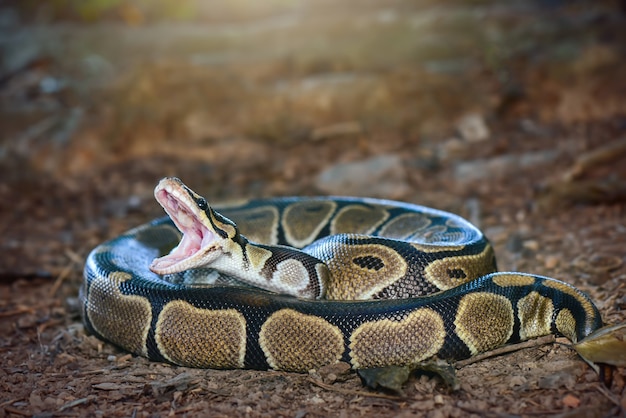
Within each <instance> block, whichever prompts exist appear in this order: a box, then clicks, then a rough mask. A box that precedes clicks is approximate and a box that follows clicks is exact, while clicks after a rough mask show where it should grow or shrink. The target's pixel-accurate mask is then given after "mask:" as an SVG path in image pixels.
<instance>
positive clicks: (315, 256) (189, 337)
mask: <svg viewBox="0 0 626 418" xmlns="http://www.w3.org/2000/svg"><path fill="white" fill-rule="evenodd" d="M154 195H155V198H156V200H157V201H158V202H159V203H160V204H161V206H162V207H163V208H164V210H165V212H166V213H167V215H169V216H166V217H163V218H159V219H156V220H153V221H151V222H149V223H146V224H144V225H141V226H138V227H136V228H134V229H131V230H130V231H128V232H126V233H123V234H122V235H120V236H118V237H116V238H113V239H111V240H109V241H106V242H104V243H102V244H100V245H98V246H97V247H96V248H94V249H93V250H92V251H91V253H90V254H89V255H88V257H87V259H86V262H85V269H84V281H83V285H82V286H81V289H80V301H81V304H82V305H81V306H82V307H81V310H82V317H83V322H84V324H85V327H86V329H87V330H88V331H89V332H91V333H92V334H94V335H96V336H97V337H99V338H101V339H103V340H106V341H108V342H110V343H112V344H114V345H116V346H118V347H120V348H122V349H123V350H125V351H128V352H131V353H134V354H137V355H140V356H144V357H147V358H149V359H151V360H155V361H161V362H167V363H171V364H175V365H180V366H187V367H197V368H213V369H238V368H249V369H261V370H266V369H275V370H283V371H292V372H308V371H310V370H313V369H319V368H320V367H323V366H325V365H329V364H334V363H337V362H347V363H349V364H350V365H351V367H352V368H353V369H356V370H359V369H370V368H380V367H391V366H415V365H418V364H420V363H421V362H423V361H426V360H428V359H433V358H437V359H443V360H448V361H455V360H460V359H465V358H469V357H471V356H474V355H476V354H478V353H482V352H485V351H489V350H492V349H494V348H497V347H500V346H503V345H506V344H511V343H515V342H520V341H524V340H528V339H531V338H535V337H539V336H543V335H548V334H557V335H562V336H565V337H567V338H568V339H569V340H571V341H572V342H577V341H581V340H583V339H584V338H585V337H586V336H588V335H589V334H591V333H592V332H593V331H595V330H597V329H598V328H600V327H601V326H602V320H601V316H600V313H599V311H598V309H597V307H596V306H595V305H594V303H593V302H592V301H591V299H590V298H589V296H588V295H586V294H585V293H584V292H582V291H581V290H579V289H577V288H576V287H574V286H572V285H570V284H567V283H566V282H563V281H560V280H557V279H553V278H548V277H544V276H538V275H534V274H529V273H517V272H498V271H497V266H496V260H495V256H494V250H493V247H492V245H491V244H490V242H489V241H488V240H487V238H486V237H485V235H484V234H483V233H482V232H481V231H480V230H479V229H478V228H477V227H475V226H474V225H473V224H471V223H470V222H469V221H467V220H465V219H464V218H462V217H460V216H458V215H455V214H452V213H448V212H445V211H441V210H437V209H433V208H429V207H425V206H419V205H416V204H409V203H404V202H398V201H391V200H383V199H374V198H365V197H361V198H357V197H328V196H322V197H282V198H269V199H257V200H249V201H245V202H240V203H236V204H230V205H224V206H215V207H214V206H210V205H209V204H208V203H207V200H206V199H205V198H204V197H202V196H200V195H198V194H197V193H195V192H194V191H192V190H191V189H190V188H188V187H187V186H186V185H185V184H184V183H183V182H182V181H181V180H179V179H177V178H174V177H167V178H164V179H162V180H161V181H160V182H159V183H158V185H157V186H156V188H155V191H154Z"/></svg>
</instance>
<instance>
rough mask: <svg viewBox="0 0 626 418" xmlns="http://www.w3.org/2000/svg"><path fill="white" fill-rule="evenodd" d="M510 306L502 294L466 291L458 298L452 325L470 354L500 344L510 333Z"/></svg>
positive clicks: (512, 319)
mask: <svg viewBox="0 0 626 418" xmlns="http://www.w3.org/2000/svg"><path fill="white" fill-rule="evenodd" d="M513 324H514V317H513V306H512V305H511V301H510V300H508V299H507V298H505V297H504V296H500V295H494V294H492V293H486V292H478V293H470V294H467V295H465V296H463V298H462V299H461V301H460V302H459V307H458V310H457V314H456V318H455V320H454V325H455V326H456V333H457V335H458V336H459V338H461V340H463V342H464V343H465V344H466V345H467V346H468V348H469V349H470V352H471V353H472V355H473V354H477V353H482V352H484V351H487V350H491V349H493V348H495V347H498V346H500V345H502V344H504V343H505V342H506V341H508V339H509V338H510V337H511V335H512V334H513Z"/></svg>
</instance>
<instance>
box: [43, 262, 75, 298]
mask: <svg viewBox="0 0 626 418" xmlns="http://www.w3.org/2000/svg"><path fill="white" fill-rule="evenodd" d="M73 267H74V262H73V261H70V263H69V264H68V265H67V266H65V268H64V269H63V270H61V273H59V275H58V276H57V278H56V280H55V281H54V284H53V285H52V287H51V288H50V292H48V296H49V297H51V298H52V297H54V295H56V293H57V291H58V290H59V287H61V285H62V284H63V282H64V281H65V279H66V278H67V277H68V276H69V275H70V273H71V272H72V268H73Z"/></svg>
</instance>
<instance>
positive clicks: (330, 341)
mask: <svg viewBox="0 0 626 418" xmlns="http://www.w3.org/2000/svg"><path fill="white" fill-rule="evenodd" d="M259 345H260V346H261V349H262V350H263V353H265V357H266V358H267V363H268V364H269V365H270V367H272V368H273V369H276V370H286V371H294V372H307V371H309V370H311V369H317V368H319V367H322V366H325V365H327V364H333V363H336V362H338V361H339V359H340V358H341V355H342V354H343V351H344V343H343V334H342V333H341V330H340V329H339V328H337V327H336V326H334V325H332V324H330V323H329V322H327V321H326V320H324V319H322V318H320V317H317V316H313V315H305V314H302V313H299V312H296V311H294V310H292V309H282V310H280V311H277V312H274V313H273V314H272V315H271V316H270V317H269V318H268V320H267V321H265V323H264V324H263V325H262V326H261V332H260V333H259Z"/></svg>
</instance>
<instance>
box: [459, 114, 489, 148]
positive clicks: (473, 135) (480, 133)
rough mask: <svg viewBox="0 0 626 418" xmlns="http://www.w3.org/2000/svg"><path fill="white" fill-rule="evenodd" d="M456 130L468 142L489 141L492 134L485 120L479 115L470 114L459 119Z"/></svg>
mask: <svg viewBox="0 0 626 418" xmlns="http://www.w3.org/2000/svg"><path fill="white" fill-rule="evenodd" d="M456 128H457V129H458V131H459V133H460V134H461V136H462V137H463V138H464V139H465V140H466V141H468V142H481V141H486V140H487V139H489V136H490V134H491V133H490V132H489V128H488V127H487V124H486V123H485V119H483V117H482V116H481V115H479V114H477V113H470V114H467V115H465V116H463V117H462V118H461V119H459V121H458V123H457V125H456Z"/></svg>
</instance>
